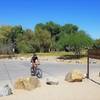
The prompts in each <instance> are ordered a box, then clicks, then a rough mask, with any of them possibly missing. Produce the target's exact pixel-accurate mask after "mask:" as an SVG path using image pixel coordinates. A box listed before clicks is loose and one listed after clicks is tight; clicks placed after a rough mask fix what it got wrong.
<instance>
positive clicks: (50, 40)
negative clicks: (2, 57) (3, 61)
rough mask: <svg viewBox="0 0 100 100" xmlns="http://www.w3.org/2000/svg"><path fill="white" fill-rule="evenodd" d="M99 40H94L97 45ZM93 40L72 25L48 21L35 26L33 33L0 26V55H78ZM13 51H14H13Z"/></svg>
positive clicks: (19, 27)
mask: <svg viewBox="0 0 100 100" xmlns="http://www.w3.org/2000/svg"><path fill="white" fill-rule="evenodd" d="M99 41H100V40H96V41H95V44H96V45H98V44H99ZM92 43H93V40H92V39H91V37H90V36H89V35H88V34H86V32H84V31H80V30H79V27H78V26H77V25H74V24H65V25H63V26H62V25H59V24H57V23H55V22H52V21H49V22H47V23H38V24H36V26H35V28H34V31H33V30H32V29H24V28H23V27H22V26H21V25H16V26H9V25H5V26H0V53H13V52H15V53H32V52H50V51H64V49H65V48H66V47H67V49H68V50H69V51H73V52H75V53H77V52H78V53H80V51H81V49H83V48H88V47H90V46H91V45H92ZM13 50H14V51H13Z"/></svg>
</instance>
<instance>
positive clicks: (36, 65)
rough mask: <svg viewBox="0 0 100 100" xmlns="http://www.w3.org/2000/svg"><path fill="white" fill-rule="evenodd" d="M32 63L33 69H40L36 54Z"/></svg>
mask: <svg viewBox="0 0 100 100" xmlns="http://www.w3.org/2000/svg"><path fill="white" fill-rule="evenodd" d="M31 63H32V68H33V69H35V68H36V67H38V65H39V64H40V62H39V60H38V57H37V55H36V54H33V57H32V58H31Z"/></svg>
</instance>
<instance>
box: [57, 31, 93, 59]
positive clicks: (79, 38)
mask: <svg viewBox="0 0 100 100" xmlns="http://www.w3.org/2000/svg"><path fill="white" fill-rule="evenodd" d="M58 45H59V46H60V47H59V48H60V49H64V47H65V46H68V47H70V50H72V51H73V52H74V53H75V55H76V56H77V57H79V55H80V53H81V49H84V48H88V47H91V46H92V45H93V40H92V38H91V37H90V36H89V35H88V34H86V33H85V32H84V31H78V32H77V33H76V34H63V35H62V36H61V37H60V40H59V41H58Z"/></svg>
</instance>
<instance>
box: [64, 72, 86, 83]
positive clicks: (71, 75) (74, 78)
mask: <svg viewBox="0 0 100 100" xmlns="http://www.w3.org/2000/svg"><path fill="white" fill-rule="evenodd" d="M82 79H84V75H83V74H82V73H81V71H80V70H73V71H71V72H68V74H67V75H66V76H65V81H68V82H81V81H82Z"/></svg>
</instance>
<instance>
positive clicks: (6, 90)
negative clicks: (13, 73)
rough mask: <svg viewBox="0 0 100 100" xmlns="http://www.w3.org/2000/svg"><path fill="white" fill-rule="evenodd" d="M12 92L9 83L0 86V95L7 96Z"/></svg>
mask: <svg viewBox="0 0 100 100" xmlns="http://www.w3.org/2000/svg"><path fill="white" fill-rule="evenodd" d="M11 94H13V93H12V89H11V88H10V87H9V85H8V84H7V85H5V86H4V87H2V88H1V90H0V96H8V95H11Z"/></svg>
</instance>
